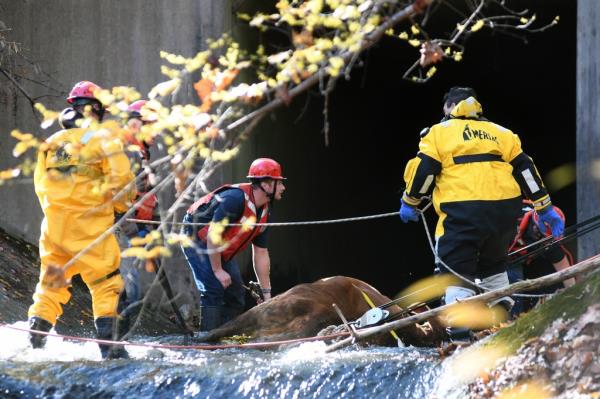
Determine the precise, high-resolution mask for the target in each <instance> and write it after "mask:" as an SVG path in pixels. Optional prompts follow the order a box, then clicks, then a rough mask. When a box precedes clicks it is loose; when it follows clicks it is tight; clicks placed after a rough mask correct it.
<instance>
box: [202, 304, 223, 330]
mask: <svg viewBox="0 0 600 399" xmlns="http://www.w3.org/2000/svg"><path fill="white" fill-rule="evenodd" d="M222 317H223V307H222V306H200V331H210V330H214V329H215V328H217V327H219V326H220V325H221V324H223V320H222Z"/></svg>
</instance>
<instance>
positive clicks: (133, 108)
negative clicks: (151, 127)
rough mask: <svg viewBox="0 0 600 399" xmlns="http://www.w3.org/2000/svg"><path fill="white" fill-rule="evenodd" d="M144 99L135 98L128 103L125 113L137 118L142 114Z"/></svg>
mask: <svg viewBox="0 0 600 399" xmlns="http://www.w3.org/2000/svg"><path fill="white" fill-rule="evenodd" d="M146 102H147V101H146V100H137V101H134V102H132V103H131V104H129V107H127V113H128V114H129V115H131V116H133V117H136V118H139V117H140V116H141V115H142V108H143V107H144V105H146Z"/></svg>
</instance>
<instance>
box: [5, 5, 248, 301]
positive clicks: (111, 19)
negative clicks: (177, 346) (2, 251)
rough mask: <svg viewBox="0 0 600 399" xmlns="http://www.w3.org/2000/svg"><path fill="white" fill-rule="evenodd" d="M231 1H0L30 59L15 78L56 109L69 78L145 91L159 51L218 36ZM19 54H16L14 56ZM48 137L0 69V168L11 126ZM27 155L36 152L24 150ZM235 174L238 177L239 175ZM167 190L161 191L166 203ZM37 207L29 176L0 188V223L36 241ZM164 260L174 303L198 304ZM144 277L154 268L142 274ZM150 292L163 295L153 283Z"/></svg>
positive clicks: (187, 48) (180, 267)
mask: <svg viewBox="0 0 600 399" xmlns="http://www.w3.org/2000/svg"><path fill="white" fill-rule="evenodd" d="M232 15H233V14H232V5H231V1H229V0H218V1H215V0H177V1H163V0H127V1H120V0H119V1H117V0H113V1H97V0H28V1H14V0H0V20H1V21H3V22H4V24H5V25H6V26H8V27H10V28H12V31H11V32H10V33H9V39H11V40H14V41H16V42H19V43H21V45H22V48H23V49H24V54H25V55H26V56H27V58H28V59H30V60H31V61H33V62H35V63H36V65H37V67H39V71H36V70H35V69H34V67H33V66H32V65H28V64H27V63H23V62H20V63H19V64H20V65H19V66H18V70H19V72H20V73H22V74H23V75H24V76H25V77H27V78H29V79H32V80H36V81H40V82H42V83H43V84H44V85H39V84H36V83H33V82H31V81H30V80H27V79H19V83H20V84H21V85H22V86H23V88H24V89H25V90H26V91H27V92H28V93H29V95H30V96H31V97H33V98H35V97H39V96H44V97H43V98H40V99H39V100H38V101H41V102H42V103H44V104H45V105H46V106H47V107H48V108H50V109H54V110H61V109H62V108H64V107H65V106H66V105H67V104H66V102H65V97H66V94H67V93H68V91H69V90H70V88H71V87H72V86H73V84H74V83H76V82H78V81H81V80H91V81H93V82H95V83H97V84H99V85H100V86H102V87H106V88H110V87H113V86H117V85H126V86H133V87H135V88H137V89H138V91H140V93H142V95H145V94H146V93H148V91H149V90H150V88H151V87H153V86H154V85H155V84H156V83H158V82H161V81H163V80H166V78H165V77H164V76H163V75H162V74H161V73H160V66H161V64H162V63H163V60H161V59H160V57H159V51H161V50H165V51H167V52H170V53H175V54H181V55H184V56H193V55H194V54H196V53H197V52H198V51H200V50H203V49H204V48H205V41H206V39H208V38H218V37H219V36H220V35H221V34H222V33H223V32H225V31H229V30H230V29H231V23H232ZM17 60H20V58H17ZM176 100H177V102H186V103H189V102H194V101H197V99H196V95H195V93H194V92H193V90H192V89H191V85H188V90H187V91H182V92H180V93H179V94H178V95H177V98H176ZM16 128H18V129H20V130H21V131H26V132H31V133H34V134H35V135H36V136H38V137H47V136H48V135H50V134H52V133H53V132H54V131H56V130H57V129H58V128H57V127H56V126H52V127H50V128H49V129H48V130H47V131H42V130H41V129H40V128H39V121H38V120H37V119H36V118H35V116H34V113H33V112H32V109H31V106H30V104H29V101H28V100H27V99H26V98H25V97H24V96H23V95H21V94H20V93H19V92H18V91H17V89H16V87H15V86H14V85H12V84H11V83H10V82H9V81H8V80H7V79H6V78H5V77H4V76H2V75H0V137H1V138H2V139H1V140H0V169H5V168H8V167H10V166H12V165H15V164H16V163H17V162H18V161H17V160H15V159H14V158H13V157H12V155H11V152H12V148H13V147H14V144H15V141H14V140H13V139H12V138H10V137H9V133H10V131H11V130H12V129H16ZM30 155H31V156H33V155H34V154H30ZM245 168H247V165H244V166H242V167H241V169H240V170H242V171H241V172H237V173H236V163H235V162H231V163H228V164H226V165H224V166H223V167H221V168H220V169H219V170H218V172H217V173H216V174H215V175H214V176H213V178H212V180H211V183H212V184H213V185H217V184H219V183H220V182H223V181H232V180H235V179H237V178H238V177H239V176H241V175H242V174H243V173H244V171H243V169H245ZM238 175H239V176H238ZM172 199H173V196H172V194H170V195H169V194H165V195H163V196H162V197H161V201H162V203H163V204H166V205H168V203H169V202H171V201H172ZM42 216H43V215H42V212H41V209H40V206H39V204H38V201H37V197H36V196H35V194H34V191H33V184H32V181H31V178H29V179H20V180H18V181H17V182H14V181H13V182H9V183H7V184H4V185H3V186H0V228H3V229H4V230H6V231H8V232H9V233H11V234H13V235H16V236H19V237H22V238H24V239H25V240H26V241H29V242H31V243H35V244H37V240H38V237H39V226H40V222H41V219H42ZM174 252H175V254H174V257H172V258H170V259H168V260H167V261H166V262H167V263H166V265H165V266H166V267H167V273H168V275H169V278H170V280H171V284H172V285H173V287H174V291H175V292H176V293H180V294H181V296H179V303H180V304H182V303H187V304H197V303H198V300H197V290H196V289H195V288H194V285H193V284H192V283H191V273H190V272H189V270H188V269H187V266H186V264H185V260H183V257H182V255H181V254H180V253H179V252H180V251H174ZM142 278H143V280H144V281H145V282H146V283H149V282H150V281H152V280H153V278H154V274H153V273H151V274H148V273H144V274H143V276H142ZM153 293H154V295H153V296H159V297H160V296H161V295H163V293H162V290H161V289H160V288H159V287H157V288H156V291H154V290H153Z"/></svg>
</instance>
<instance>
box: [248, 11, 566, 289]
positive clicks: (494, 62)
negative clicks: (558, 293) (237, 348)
mask: <svg viewBox="0 0 600 399" xmlns="http://www.w3.org/2000/svg"><path fill="white" fill-rule="evenodd" d="M520 4H522V6H523V7H527V8H529V9H530V10H535V12H536V14H537V19H538V21H541V22H550V21H552V20H553V19H554V17H555V16H556V15H560V22H559V23H558V25H556V26H555V27H553V28H552V29H549V30H547V31H545V32H542V33H537V34H528V35H523V36H522V37H520V38H519V37H514V36H511V35H506V34H502V33H501V32H489V31H487V32H481V33H480V34H477V35H473V36H472V38H470V39H469V40H468V41H467V43H466V52H465V54H464V58H463V60H462V61H461V62H459V63H455V62H452V61H445V62H444V63H442V64H441V65H438V72H437V74H436V75H435V76H434V77H433V78H432V80H431V81H430V82H429V83H426V84H423V85H419V84H415V83H411V82H408V81H406V80H403V79H402V75H403V73H404V71H405V70H406V68H407V67H408V66H410V64H412V62H414V60H415V59H416V57H417V55H418V49H415V48H413V47H410V46H409V45H408V44H407V43H406V42H404V41H400V40H398V39H393V38H386V39H384V40H383V41H382V42H380V43H379V44H378V45H377V46H375V47H374V48H373V49H371V50H369V51H368V53H366V54H365V55H364V56H363V57H362V61H363V66H362V67H361V68H358V69H356V70H354V72H353V73H352V76H351V79H350V80H349V81H346V80H344V79H343V78H342V79H340V80H339V81H338V83H337V86H336V89H335V91H334V93H333V94H332V95H331V97H330V99H329V104H330V106H329V110H328V115H329V122H330V137H329V139H330V145H329V146H328V147H325V145H324V136H323V132H322V130H323V123H324V122H323V114H322V112H323V99H322V98H321V97H319V96H318V95H317V93H312V94H308V95H306V96H304V97H300V98H298V99H296V100H295V102H294V103H293V104H292V105H291V106H290V107H289V108H286V109H284V110H280V111H278V112H277V113H276V115H275V116H274V117H273V118H271V119H270V120H269V121H267V122H264V123H263V124H262V126H261V128H260V130H261V132H260V134H258V135H257V137H256V138H255V140H254V142H253V144H252V145H253V146H255V148H254V149H255V150H256V151H255V152H256V153H257V155H259V156H270V157H273V158H275V159H277V160H279V161H280V162H281V163H282V165H283V168H284V173H285V174H286V175H287V177H288V178H289V180H288V181H287V184H286V186H287V192H286V194H285V198H284V199H283V200H282V201H281V202H280V203H277V204H276V210H275V215H276V221H303V220H328V219H336V218H345V217H354V216H364V215H372V214H380V213H387V212H393V211H397V210H398V207H399V198H400V195H401V192H402V189H403V184H404V183H403V179H402V176H403V171H404V166H405V164H406V162H407V161H408V160H409V159H410V158H412V157H414V155H415V154H416V151H417V149H418V141H419V132H420V131H421V130H422V129H423V128H424V127H427V126H430V125H431V124H434V123H437V122H438V121H439V120H440V118H441V117H442V96H443V94H444V93H445V92H446V91H447V89H448V88H449V87H451V86H454V85H466V86H472V87H474V88H475V90H476V91H477V93H478V97H479V100H480V102H481V103H482V105H483V107H484V114H485V116H486V117H487V118H489V119H491V120H492V121H494V122H496V123H498V124H500V125H503V126H505V127H507V128H509V129H511V130H513V131H514V132H515V133H517V134H518V135H519V136H520V137H521V140H522V144H523V149H524V150H525V152H526V153H528V154H529V155H530V156H531V157H532V158H533V159H534V161H535V162H536V165H537V167H538V169H539V170H540V173H541V174H542V175H546V174H547V173H548V172H549V171H550V170H552V169H553V168H556V167H558V166H561V165H563V164H567V163H574V162H575V140H576V134H575V131H576V123H575V79H576V69H575V68H576V64H575V60H576V8H577V7H576V2H566V1H560V0H553V1H547V0H545V1H543V0H535V1H534V0H530V1H522V2H520ZM523 39H526V41H527V43H525V41H524V40H523ZM551 194H552V198H553V202H554V203H555V204H556V205H558V206H560V207H561V208H562V209H563V210H564V212H565V214H566V217H567V225H568V224H571V223H574V221H575V215H576V213H575V212H576V209H575V205H576V199H575V186H574V185H570V186H568V187H566V188H563V189H561V190H558V191H555V192H551ZM436 220H437V217H436V215H435V213H434V212H433V210H430V211H428V212H427V222H428V224H429V227H430V229H433V228H434V226H435V223H436ZM515 228H516V226H515ZM570 246H571V247H572V248H574V247H575V246H574V245H572V244H571V245H570ZM269 247H270V252H271V260H272V272H271V273H272V274H271V275H272V284H273V288H274V292H275V293H278V292H282V291H284V290H285V289H288V288H290V287H291V286H293V285H296V284H298V283H303V282H311V281H314V280H316V279H318V278H321V277H327V276H333V275H337V274H342V275H347V276H352V277H356V278H359V279H362V280H365V281H367V282H368V283H370V284H372V285H374V286H375V287H377V288H378V289H379V290H381V291H382V292H383V293H385V294H386V295H394V294H396V293H397V292H398V291H400V290H401V289H402V288H404V287H405V286H407V285H408V284H410V283H411V282H413V281H415V280H417V279H419V278H422V277H425V276H427V275H430V274H431V273H432V271H433V268H434V264H433V254H432V252H431V249H430V248H429V244H428V241H427V237H426V234H425V231H424V228H423V225H422V224H421V222H419V223H418V224H415V223H412V224H406V225H405V224H403V223H402V222H401V221H400V220H399V218H398V217H388V218H383V219H377V220H372V221H360V222H354V223H344V224H332V225H317V226H302V227H276V228H272V229H271V232H270V237H269ZM248 266H249V265H248ZM245 269H246V271H245V276H246V277H247V279H250V278H251V276H252V273H251V268H250V267H247V268H245Z"/></svg>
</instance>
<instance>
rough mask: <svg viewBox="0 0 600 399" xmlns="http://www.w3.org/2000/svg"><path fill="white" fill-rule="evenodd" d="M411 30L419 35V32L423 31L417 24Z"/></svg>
mask: <svg viewBox="0 0 600 399" xmlns="http://www.w3.org/2000/svg"><path fill="white" fill-rule="evenodd" d="M410 31H411V32H412V33H413V35H418V34H419V32H421V30H420V29H419V27H418V26H417V25H413V26H411V27H410Z"/></svg>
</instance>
